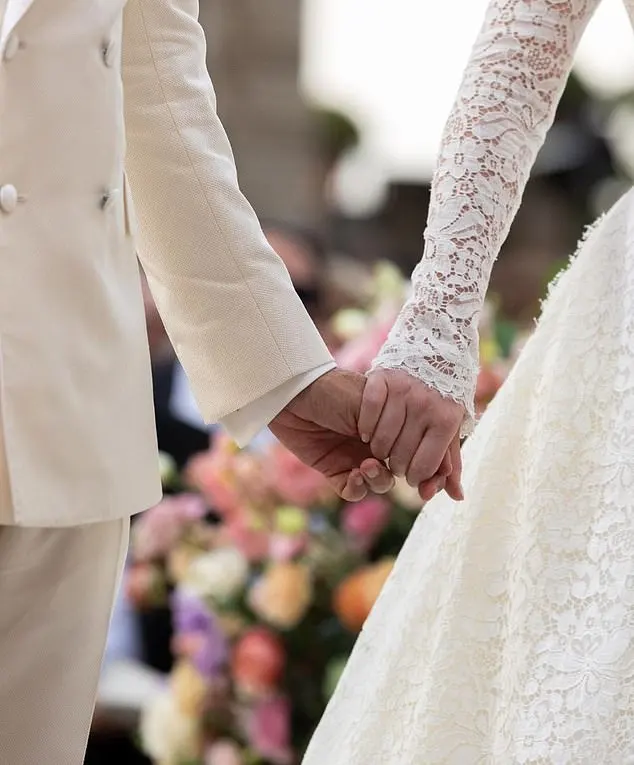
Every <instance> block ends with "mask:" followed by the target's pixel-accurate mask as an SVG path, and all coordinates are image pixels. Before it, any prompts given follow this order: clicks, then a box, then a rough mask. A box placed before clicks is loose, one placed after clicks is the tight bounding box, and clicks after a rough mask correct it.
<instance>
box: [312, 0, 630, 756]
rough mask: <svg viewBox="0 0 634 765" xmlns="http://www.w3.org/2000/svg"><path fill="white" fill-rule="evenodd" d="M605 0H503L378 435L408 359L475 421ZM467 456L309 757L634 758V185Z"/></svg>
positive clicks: (380, 368) (371, 386) (581, 258)
mask: <svg viewBox="0 0 634 765" xmlns="http://www.w3.org/2000/svg"><path fill="white" fill-rule="evenodd" d="M598 4H599V0H492V2H491V3H490V6H489V9H488V12H487V15H486V20H485V22H484V26H483V28H482V30H481V32H480V35H479V37H478V40H477V43H476V45H475V47H474V50H473V53H472V56H471V59H470V62H469V64H468V66H467V69H466V72H465V75H464V80H463V83H462V86H461V89H460V92H459V94H458V98H457V100H456V103H455V106H454V108H453V111H452V113H451V116H450V118H449V121H448V123H447V126H446V129H445V133H444V138H443V144H442V150H441V154H440V160H439V165H438V169H437V172H436V174H435V178H434V185H433V193H432V204H431V209H430V214H429V220H428V227H427V231H426V234H425V239H426V246H425V251H424V255H423V258H422V262H421V263H420V264H419V266H418V267H417V269H416V271H415V274H414V292H413V296H412V298H411V300H410V301H409V302H408V304H407V305H406V306H405V307H404V309H403V312H402V314H401V316H400V319H399V321H398V322H397V324H396V326H395V327H394V329H393V331H392V334H391V336H390V338H389V340H388V342H387V344H386V346H385V348H384V349H383V351H382V352H381V354H380V356H379V358H378V359H377V362H376V366H375V371H374V372H372V373H371V375H370V380H369V383H368V386H367V388H368V390H369V391H373V390H374V391H375V392H376V391H377V390H379V389H380V390H383V391H384V394H383V402H382V407H383V408H382V409H381V407H379V408H378V410H377V409H376V406H374V408H373V407H372V406H366V414H365V415H364V416H365V419H366V422H365V424H364V426H363V428H364V430H365V432H370V433H371V432H374V433H376V429H378V428H381V427H382V426H381V421H380V420H379V419H378V415H380V414H381V411H382V412H383V414H382V415H381V417H382V418H383V419H384V418H385V417H388V414H389V413H391V414H389V417H392V418H393V417H395V416H397V414H395V413H396V412H397V410H398V409H399V407H401V409H402V408H403V407H404V406H405V405H406V404H405V403H403V400H402V397H399V396H398V395H396V393H395V381H396V380H397V378H398V376H399V375H403V374H405V373H409V374H410V375H411V376H413V377H415V378H418V380H419V381H422V382H421V383H417V384H421V385H422V384H423V383H427V384H428V385H429V386H430V387H432V388H434V389H435V390H436V391H440V392H441V393H442V394H443V395H444V396H446V397H448V398H449V399H452V400H453V401H454V402H459V403H460V404H462V405H463V406H464V407H465V409H466V411H467V413H468V415H469V416H468V417H467V418H466V420H467V427H468V424H469V422H470V421H471V419H472V418H471V414H472V412H473V392H474V385H475V378H476V371H477V333H476V324H477V318H478V314H479V311H480V309H481V307H482V303H483V299H484V294H485V291H486V288H487V283H488V279H489V274H490V270H491V266H492V263H493V261H494V259H495V257H496V255H497V253H498V250H499V248H500V245H501V243H502V242H503V240H504V238H505V236H506V235H507V232H508V229H509V226H510V224H511V221H512V218H513V216H514V214H515V212H516V210H517V207H518V205H519V203H520V199H521V196H522V191H523V188H524V185H525V182H526V179H527V176H528V173H529V170H530V168H531V165H532V163H533V161H534V158H535V155H536V153H537V151H538V149H539V147H540V145H541V143H542V141H543V139H544V135H545V133H546V131H547V129H548V127H549V126H550V124H551V122H552V120H553V116H554V112H555V109H556V106H557V103H558V100H559V97H560V94H561V92H562V90H563V87H564V84H565V80H566V77H567V75H568V72H569V70H570V68H571V64H572V60H573V56H574V52H575V49H576V46H577V43H578V41H579V38H580V37H581V35H582V33H583V31H584V29H585V27H586V24H587V22H588V21H589V19H590V17H591V15H592V13H593V12H594V10H595V9H596V7H597V6H598ZM626 5H627V9H628V12H629V15H630V18H632V19H633V20H634V0H628V1H627V2H626ZM606 45H609V40H606ZM379 398H380V396H379ZM368 422H370V424H371V428H372V431H368ZM377 423H378V424H377ZM390 449H391V453H392V454H393V446H391V447H390ZM401 451H402V450H401ZM463 451H464V454H463V457H464V463H465V471H464V474H463V486H464V491H465V496H466V500H465V501H464V502H460V503H459V502H454V501H452V500H451V499H450V498H449V497H448V496H446V495H438V496H437V497H436V498H435V499H434V500H432V501H431V502H430V503H429V504H428V505H427V506H426V508H425V511H424V513H423V514H421V516H420V518H419V519H418V521H417V524H416V525H415V527H414V529H413V531H412V534H411V536H410V538H409V539H408V541H407V542H406V544H405V546H404V548H403V551H402V553H401V555H400V557H399V559H398V561H397V564H396V566H395V568H394V571H393V574H392V576H391V578H390V580H389V581H388V583H387V585H386V587H385V588H384V591H383V593H382V595H381V597H380V598H379V600H378V602H377V604H376V606H375V608H374V611H373V613H372V614H371V616H370V618H369V619H368V621H367V624H366V626H365V628H364V630H363V632H362V634H361V636H360V638H359V640H358V643H357V646H356V648H355V650H354V652H353V655H352V657H351V659H350V661H349V663H348V666H347V668H346V671H345V673H344V675H343V677H342V679H341V681H340V684H339V687H338V688H337V690H336V692H335V694H334V697H333V698H332V700H331V703H330V705H329V707H328V709H327V711H326V713H325V716H324V718H323V720H322V722H321V724H320V725H319V727H318V729H317V731H316V733H315V736H314V738H313V741H312V743H311V744H310V746H309V748H308V751H307V753H306V756H305V760H304V765H441V764H442V765H476V764H477V765H511V764H514V763H522V765H537V764H538V763H539V764H540V765H542V764H546V763H554V764H556V765H585V764H588V765H626V764H627V763H634V191H630V192H629V193H628V194H626V195H625V196H624V197H623V198H622V199H621V200H620V201H619V202H618V203H617V204H616V205H615V206H614V208H613V209H612V210H611V211H610V212H609V214H608V215H606V216H605V217H604V218H603V219H602V220H600V221H599V222H598V223H597V224H596V225H595V226H594V227H593V228H592V229H591V230H590V232H589V233H588V235H587V236H586V237H585V239H584V241H583V243H582V244H581V246H580V248H579V251H578V255H577V257H576V258H575V260H574V262H573V264H572V265H571V267H570V268H569V269H568V270H567V271H566V273H565V274H564V275H563V277H562V278H560V279H559V280H558V281H557V283H556V284H555V285H554V286H553V288H552V290H551V294H550V296H549V299H548V301H547V302H546V305H545V307H544V311H543V315H542V318H541V321H540V323H539V326H538V328H537V330H536V331H535V333H534V335H533V336H532V338H531V340H530V341H529V342H528V344H527V346H526V347H525V350H524V352H523V354H522V355H521V357H520V359H519V361H518V363H517V365H516V366H515V368H514V370H513V372H512V374H511V376H510V377H509V379H508V381H507V383H506V384H505V386H504V387H503V388H502V390H501V391H500V393H499V394H498V396H497V398H496V399H495V401H494V402H493V404H492V405H491V406H490V408H489V409H488V410H487V412H486V414H485V415H484V417H483V418H482V420H481V422H480V423H479V425H478V427H477V428H476V430H475V433H474V435H473V436H472V437H471V438H470V439H469V440H468V441H467V444H466V447H465V449H464V450H463ZM455 456H456V455H455V453H454V460H455ZM411 458H412V453H411V451H410V453H409V455H408V459H411ZM400 460H401V461H402V460H403V453H401V455H400ZM439 480H441V479H440V478H439ZM442 480H444V479H442ZM439 485H442V482H441V483H440V484H439ZM454 494H455V492H454Z"/></svg>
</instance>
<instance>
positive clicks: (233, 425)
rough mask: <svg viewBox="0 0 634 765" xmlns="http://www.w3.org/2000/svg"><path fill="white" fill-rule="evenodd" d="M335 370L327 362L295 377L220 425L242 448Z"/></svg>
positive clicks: (333, 366)
mask: <svg viewBox="0 0 634 765" xmlns="http://www.w3.org/2000/svg"><path fill="white" fill-rule="evenodd" d="M335 367H336V364H335V362H334V361H330V362H328V363H326V364H321V365H320V366H318V367H315V369H311V370H310V371H309V372H304V373H303V374H301V375H296V376H295V377H292V378H291V379H290V380H287V382H285V383H282V385H279V386H278V387H277V388H274V389H273V390H272V391H269V392H268V393H265V394H264V396H261V397H260V398H258V399H256V400H255V401H252V402H251V403H250V404H247V405H246V406H243V407H242V409H238V410H237V411H235V412H231V413H230V414H228V415H227V416H226V417H223V418H222V420H220V422H221V424H222V425H223V426H224V427H225V428H226V430H227V431H228V433H229V435H230V436H231V438H233V440H234V441H235V442H236V443H237V444H238V446H246V445H247V444H248V443H249V442H250V441H251V440H252V439H253V438H255V436H257V435H258V433H260V431H262V430H263V429H264V428H265V427H266V426H267V425H268V424H269V422H271V420H272V419H273V418H274V417H276V416H277V415H278V414H279V413H280V412H281V411H282V409H284V407H285V406H286V405H287V404H288V403H289V402H290V401H292V400H293V399H294V398H295V396H297V395H299V394H300V393H301V392H302V391H303V390H304V389H305V388H307V387H308V386H309V385H310V384H311V383H314V382H315V380H317V379H318V378H319V377H321V376H322V375H325V374H326V372H329V371H330V370H331V369H334V368H335Z"/></svg>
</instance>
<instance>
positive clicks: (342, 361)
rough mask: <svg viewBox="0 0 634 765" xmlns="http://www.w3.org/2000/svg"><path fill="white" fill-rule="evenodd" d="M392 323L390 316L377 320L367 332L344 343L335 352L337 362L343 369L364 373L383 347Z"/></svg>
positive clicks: (392, 319)
mask: <svg viewBox="0 0 634 765" xmlns="http://www.w3.org/2000/svg"><path fill="white" fill-rule="evenodd" d="M393 323H394V318H393V317H392V316H390V317H389V320H388V319H384V320H382V321H379V322H377V323H376V324H375V325H374V326H373V327H372V328H371V329H370V330H369V331H368V332H366V333H364V334H362V335H360V336H359V337H355V338H354V340H351V341H350V342H348V343H346V344H345V345H344V346H343V348H340V349H339V351H338V352H337V354H336V357H335V358H336V361H337V364H338V365H339V366H340V367H342V368H343V369H350V370H352V371H353V372H360V373H362V374H363V373H365V372H367V371H368V369H370V367H371V366H372V362H373V361H374V359H375V358H376V356H377V354H378V353H379V351H380V350H381V348H382V347H383V344H384V343H385V341H386V340H387V336H388V334H389V332H390V329H391V328H392V324H393Z"/></svg>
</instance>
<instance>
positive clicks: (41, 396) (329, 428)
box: [0, 0, 391, 765]
mask: <svg viewBox="0 0 634 765" xmlns="http://www.w3.org/2000/svg"><path fill="white" fill-rule="evenodd" d="M196 16H197V3H196V0H129V2H128V3H127V4H126V3H125V2H124V0H0V21H1V22H2V23H1V26H0V57H1V60H0V126H1V127H0V655H1V656H2V673H1V678H0V753H1V755H0V757H1V760H2V762H3V763H7V765H36V764H38V763H46V765H80V763H81V761H82V758H83V753H84V748H85V742H86V738H87V735H88V729H89V725H90V719H91V714H92V707H93V701H94V697H95V692H96V687H97V681H98V677H99V668H100V661H101V656H102V652H103V648H104V642H105V638H106V632H107V628H108V621H109V616H110V612H111V608H112V603H113V598H114V595H115V591H116V588H117V584H118V581H119V578H120V573H121V569H122V564H123V560H124V556H125V552H126V548H127V542H128V531H129V518H130V516H131V515H133V514H134V513H137V512H140V511H142V510H144V509H145V508H147V507H149V506H151V505H153V504H155V503H156V502H157V501H158V500H159V499H160V497H161V487H160V483H159V478H158V467H157V450H156V436H155V425H154V415H153V408H152V388H151V381H150V366H149V356H148V348H147V337H146V332H145V327H144V315H143V303H142V299H141V292H140V283H139V274H138V270H137V263H136V257H135V252H136V250H137V248H138V251H139V253H140V257H141V259H142V261H143V265H144V268H145V271H146V273H147V275H148V278H149V282H150V285H151V288H152V290H153V292H154V295H155V298H156V300H157V303H158V305H159V308H160V310H161V312H162V315H163V317H164V320H165V324H166V326H167V329H168V331H169V333H170V336H171V340H172V342H173V345H174V347H175V348H176V351H177V352H178V354H179V356H180V359H181V361H182V363H183V365H184V367H185V368H186V370H187V373H188V375H189V378H190V380H191V383H192V386H193V388H194V391H195V393H196V396H197V399H198V403H199V406H200V409H201V411H202V412H203V413H204V415H205V417H206V419H207V420H209V421H217V420H219V421H221V422H223V423H224V425H225V427H226V428H227V429H228V430H229V432H230V433H231V434H232V435H233V436H234V438H235V439H236V440H237V441H239V442H240V443H246V442H247V441H248V440H249V439H250V438H251V437H252V436H253V435H254V434H255V433H257V432H258V431H260V429H261V428H262V427H263V426H265V425H266V424H267V423H271V427H272V428H273V430H274V431H275V432H276V434H277V435H278V437H279V438H280V439H281V440H282V441H284V443H286V444H287V445H288V446H289V447H290V448H291V449H293V450H294V451H295V452H296V453H297V454H298V455H299V456H300V457H301V458H302V459H304V460H305V461H306V462H308V463H310V464H313V465H315V466H316V467H318V468H319V469H320V470H322V472H324V473H325V474H326V475H327V476H328V477H329V479H330V480H331V481H332V482H333V484H334V485H335V487H336V488H337V490H338V491H339V492H340V493H341V494H342V495H344V496H346V497H348V498H350V499H355V498H359V497H361V496H363V494H364V493H365V491H366V488H367V486H368V485H369V486H370V488H374V489H377V490H381V489H385V488H386V486H387V485H389V481H390V480H391V477H390V475H389V474H388V472H387V470H386V469H385V467H384V466H383V465H379V463H376V466H375V468H374V470H373V471H372V474H373V475H371V476H366V480H365V482H364V479H363V477H362V476H361V474H360V472H359V470H358V469H356V468H357V467H358V466H359V465H360V464H361V462H362V461H363V460H364V459H365V458H366V457H370V448H369V447H368V446H366V445H364V444H363V443H361V441H360V440H359V438H358V437H357V435H356V432H357V431H356V428H357V416H358V411H359V404H360V399H361V393H362V390H363V384H364V381H363V379H362V378H360V377H357V376H355V375H350V374H347V373H344V372H340V371H339V370H336V369H334V364H333V362H332V359H331V357H330V355H329V354H328V352H327V350H326V348H325V346H324V344H323V342H322V340H321V338H320V336H319V335H318V333H317V331H316V330H315V328H314V326H313V324H312V322H311V321H310V319H309V318H308V315H307V314H306V312H305V310H304V308H303V306H302V304H301V302H300V300H299V299H298V298H297V296H296V294H295V292H294V291H293V289H292V286H291V283H290V280H289V278H288V274H287V272H286V270H285V269H284V267H283V266H282V264H281V262H280V261H279V259H278V258H277V257H276V256H275V254H274V253H273V251H272V250H271V248H270V247H269V245H268V244H267V242H266V239H265V238H264V236H263V234H262V231H261V229H260V227H259V225H258V222H257V220H256V218H255V216H254V213H253V211H252V210H251V208H250V207H249V205H248V204H247V202H246V200H245V199H244V197H243V196H242V195H241V193H240V191H239V189H238V185H237V181H236V172H235V167H234V163H233V159H232V155H231V150H230V147H229V144H228V142H227V138H226V136H225V134H224V132H223V129H222V126H221V124H220V122H219V120H218V117H217V116H216V111H215V98H214V92H213V90H212V86H211V83H210V81H209V79H208V76H207V73H206V69H205V43H204V39H203V33H202V30H201V28H200V26H199V25H198V23H197V21H196ZM126 144H127V147H126ZM133 195H134V200H135V203H136V207H137V212H138V223H137V218H136V217H135V212H134V207H133V204H132V196H133Z"/></svg>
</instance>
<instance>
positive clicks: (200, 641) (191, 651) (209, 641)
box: [172, 589, 229, 679]
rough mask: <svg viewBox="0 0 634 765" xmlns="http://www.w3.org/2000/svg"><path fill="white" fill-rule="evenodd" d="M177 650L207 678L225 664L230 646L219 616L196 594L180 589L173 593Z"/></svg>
mask: <svg viewBox="0 0 634 765" xmlns="http://www.w3.org/2000/svg"><path fill="white" fill-rule="evenodd" d="M172 620H173V625H174V633H175V635H174V645H175V652H176V653H178V654H181V655H186V656H188V657H189V659H190V660H191V661H192V663H193V665H194V666H195V667H196V669H197V670H198V672H199V673H200V674H201V675H202V676H203V677H205V678H209V679H211V678H213V677H215V676H217V675H218V674H219V673H220V672H221V671H222V669H223V667H224V666H225V664H226V662H227V659H228V655H229V647H228V644H227V639H226V637H225V635H224V633H223V632H222V629H221V627H220V625H219V624H218V620H217V619H216V617H215V616H214V614H213V613H212V612H211V611H210V610H209V608H207V606H206V605H205V603H204V602H203V601H202V600H201V599H200V598H198V597H196V596H195V595H192V594H190V593H187V592H183V591H182V590H179V589H177V590H176V591H175V592H174V594H173V595H172Z"/></svg>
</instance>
